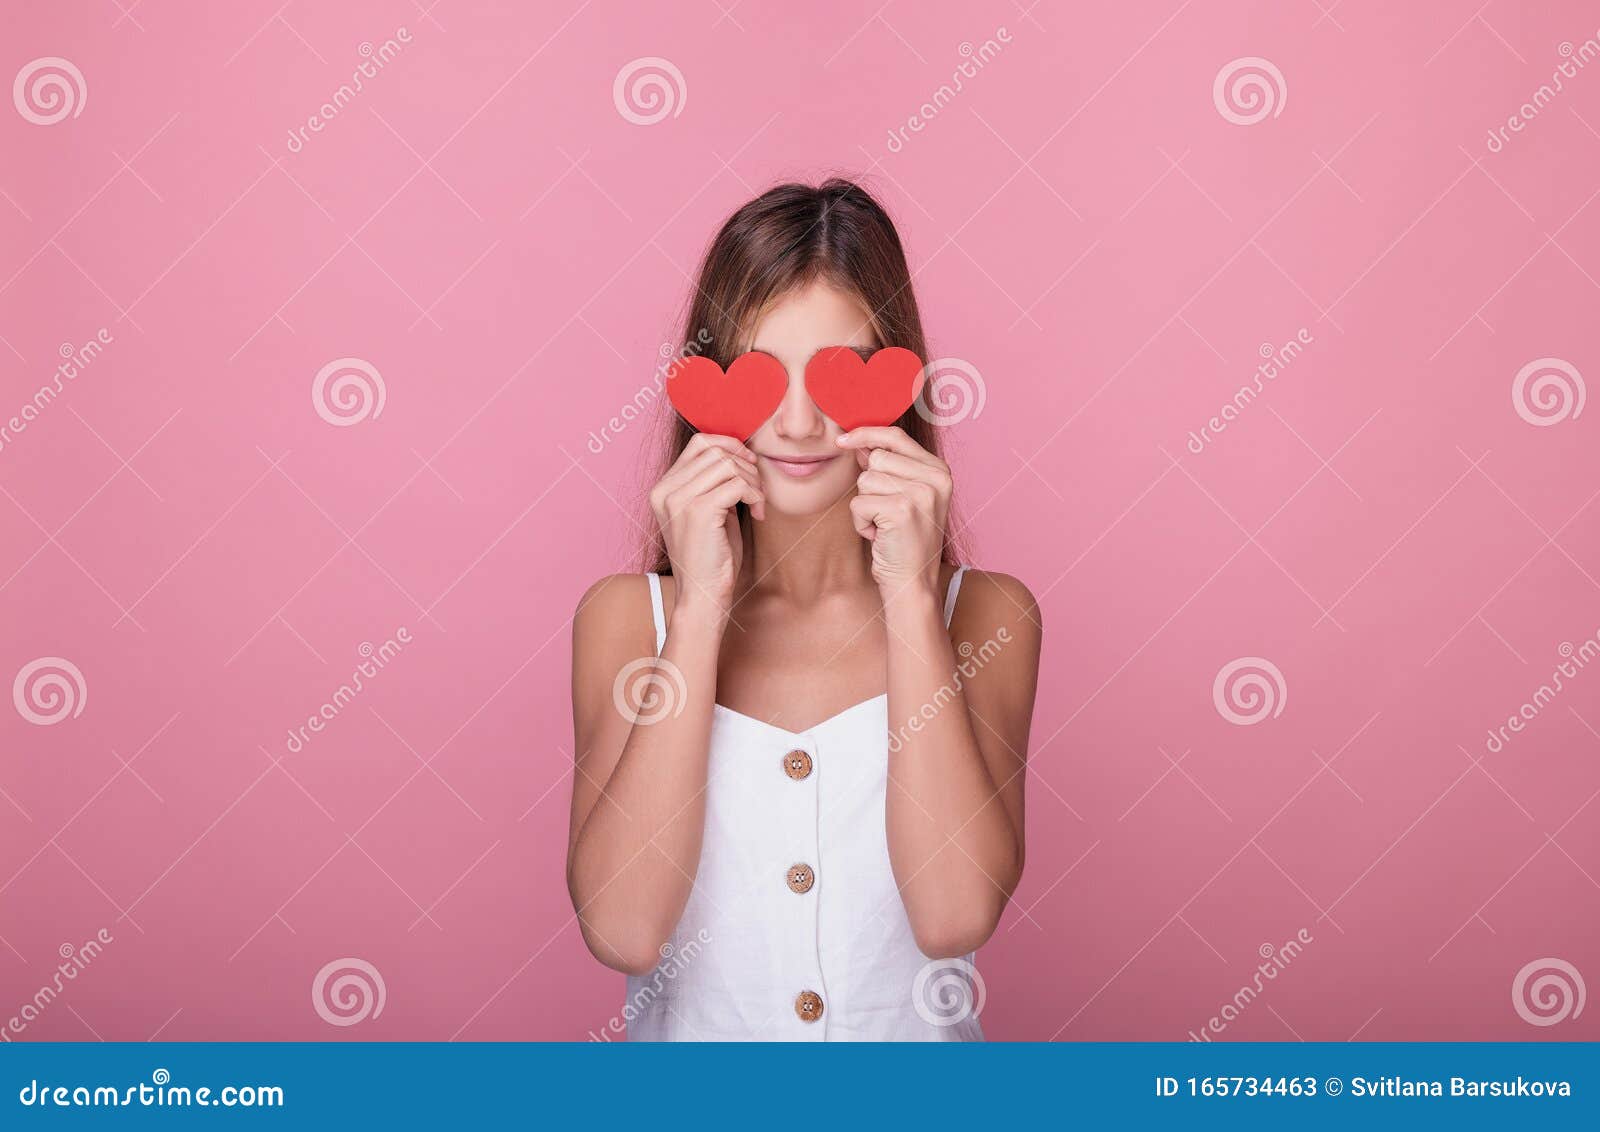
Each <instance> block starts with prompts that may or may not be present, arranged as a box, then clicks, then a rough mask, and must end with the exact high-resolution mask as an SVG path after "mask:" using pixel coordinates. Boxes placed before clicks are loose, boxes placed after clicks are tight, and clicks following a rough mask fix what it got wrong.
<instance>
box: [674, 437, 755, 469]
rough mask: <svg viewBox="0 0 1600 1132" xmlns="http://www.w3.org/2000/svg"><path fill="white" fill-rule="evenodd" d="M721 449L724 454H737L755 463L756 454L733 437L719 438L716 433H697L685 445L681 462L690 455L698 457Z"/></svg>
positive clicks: (680, 458)
mask: <svg viewBox="0 0 1600 1132" xmlns="http://www.w3.org/2000/svg"><path fill="white" fill-rule="evenodd" d="M713 448H717V449H721V450H722V451H724V452H732V453H736V454H738V455H740V456H743V457H744V458H745V459H746V460H749V461H751V462H754V461H755V458H756V454H755V453H754V452H752V451H751V450H750V449H749V448H747V447H745V446H744V445H743V444H741V443H739V441H737V440H735V439H734V438H733V437H731V436H718V435H717V434H716V433H714V432H697V433H695V434H694V435H693V436H691V437H690V438H689V443H688V444H686V445H684V448H683V455H682V456H680V457H678V459H679V461H680V462H682V460H683V459H685V458H686V457H688V456H689V454H690V453H693V454H694V455H696V456H698V455H699V454H700V453H702V452H705V451H707V450H709V449H713Z"/></svg>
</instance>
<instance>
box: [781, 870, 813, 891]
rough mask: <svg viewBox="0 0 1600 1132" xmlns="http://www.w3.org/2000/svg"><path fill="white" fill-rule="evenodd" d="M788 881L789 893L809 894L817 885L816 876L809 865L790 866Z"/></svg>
mask: <svg viewBox="0 0 1600 1132" xmlns="http://www.w3.org/2000/svg"><path fill="white" fill-rule="evenodd" d="M788 881H789V891H790V892H810V891H811V886H812V885H814V884H816V883H817V874H816V873H815V872H814V871H812V868H811V866H810V865H790V866H789V876H788Z"/></svg>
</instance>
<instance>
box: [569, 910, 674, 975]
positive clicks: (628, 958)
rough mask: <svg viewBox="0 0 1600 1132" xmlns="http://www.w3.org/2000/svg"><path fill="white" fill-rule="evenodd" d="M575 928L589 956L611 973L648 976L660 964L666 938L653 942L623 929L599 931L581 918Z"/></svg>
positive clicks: (637, 932)
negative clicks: (579, 933)
mask: <svg viewBox="0 0 1600 1132" xmlns="http://www.w3.org/2000/svg"><path fill="white" fill-rule="evenodd" d="M578 925H579V929H580V930H581V931H582V933H583V942H584V943H585V944H586V945H587V946H588V948H589V953H590V954H591V955H593V956H594V957H595V958H596V959H598V960H599V961H600V962H601V963H603V964H605V965H606V966H607V967H610V968H611V969H612V970H613V971H621V972H622V973H623V974H624V975H635V976H638V975H648V974H649V973H650V972H651V971H653V970H655V969H656V965H657V964H658V963H660V962H661V948H662V946H663V945H664V944H665V943H666V937H665V936H662V938H661V939H660V940H658V941H653V939H652V936H651V934H650V933H648V932H642V931H639V930H637V929H633V930H628V929H626V928H622V927H619V928H616V929H607V930H606V931H604V932H602V931H600V930H598V929H597V928H596V927H595V925H593V924H591V923H589V922H588V921H587V920H584V919H581V918H580V919H579V921H578Z"/></svg>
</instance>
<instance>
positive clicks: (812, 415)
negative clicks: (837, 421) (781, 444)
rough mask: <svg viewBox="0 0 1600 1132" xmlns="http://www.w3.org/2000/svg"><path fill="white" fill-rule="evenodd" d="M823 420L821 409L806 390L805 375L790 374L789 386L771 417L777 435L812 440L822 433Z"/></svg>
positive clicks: (788, 438)
mask: <svg viewBox="0 0 1600 1132" xmlns="http://www.w3.org/2000/svg"><path fill="white" fill-rule="evenodd" d="M823 420H824V418H823V416H822V410H820V409H818V408H817V403H816V402H815V401H813V400H812V399H811V394H809V393H807V392H806V383H805V375H804V374H790V375H789V388H788V390H787V391H786V392H785V393H784V395H783V400H782V401H780V402H778V411H777V413H775V414H774V415H773V418H772V425H773V428H775V429H776V430H777V433H778V435H779V436H781V437H783V438H784V439H786V440H812V439H815V438H816V437H819V436H821V435H822V433H823V430H824V427H825V426H824V424H823Z"/></svg>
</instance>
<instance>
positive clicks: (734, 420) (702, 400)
mask: <svg viewBox="0 0 1600 1132" xmlns="http://www.w3.org/2000/svg"><path fill="white" fill-rule="evenodd" d="M788 387H789V375H788V374H787V373H785V372H784V369H783V363H782V362H780V361H778V359H777V358H775V357H773V356H772V355H771V354H761V353H755V352H751V353H748V354H740V355H739V356H738V357H737V358H734V359H733V364H732V365H730V366H729V367H728V372H727V373H723V372H722V367H721V366H719V365H718V364H717V363H716V362H714V361H712V360H711V359H710V358H705V357H700V356H698V355H697V356H695V357H692V358H682V359H680V360H679V361H677V362H675V363H674V364H673V367H672V370H671V372H670V373H668V374H667V397H668V398H669V399H671V401H672V407H673V408H674V409H677V410H678V412H679V413H681V414H683V418H684V420H686V421H688V422H689V423H690V424H692V425H694V427H695V428H697V429H699V430H700V431H701V432H711V433H716V434H717V435H718V436H731V437H733V438H734V439H735V440H741V441H743V440H749V439H750V437H751V436H752V435H754V433H755V431H756V429H758V428H760V427H761V426H762V425H763V424H765V423H766V421H767V418H768V417H770V416H772V414H773V413H775V412H777V411H778V402H780V401H782V400H783V394H784V391H785V390H786V389H788Z"/></svg>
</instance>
